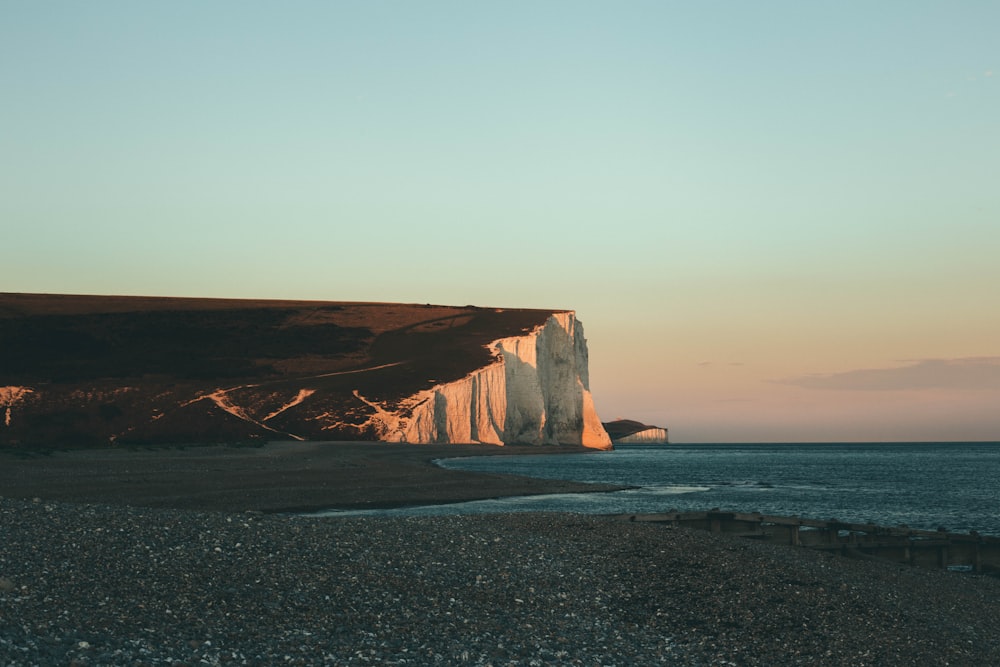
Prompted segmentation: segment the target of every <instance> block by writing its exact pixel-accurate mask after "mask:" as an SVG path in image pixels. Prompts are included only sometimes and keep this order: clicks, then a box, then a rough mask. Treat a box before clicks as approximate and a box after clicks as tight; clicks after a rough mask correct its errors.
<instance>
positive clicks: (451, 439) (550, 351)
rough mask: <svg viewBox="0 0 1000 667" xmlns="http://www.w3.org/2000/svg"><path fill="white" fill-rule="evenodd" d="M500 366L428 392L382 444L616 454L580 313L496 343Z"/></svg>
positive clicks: (409, 402) (385, 416)
mask: <svg viewBox="0 0 1000 667" xmlns="http://www.w3.org/2000/svg"><path fill="white" fill-rule="evenodd" d="M490 350H491V352H492V353H493V362H492V363H491V364H489V365H487V366H485V367H483V368H480V369H477V370H476V371H474V372H472V373H470V374H469V375H467V376H466V377H464V378H462V379H460V380H457V381H455V382H449V383H446V384H441V385H438V386H435V387H433V388H431V389H428V390H425V391H421V392H419V393H417V394H415V395H414V396H412V397H410V398H409V399H406V400H404V401H403V402H402V403H401V404H400V409H398V410H388V409H385V408H384V407H382V406H378V405H375V404H374V403H373V402H370V401H368V400H366V399H365V398H364V397H362V396H360V395H358V394H356V395H357V397H358V398H359V399H360V400H362V401H364V402H365V403H367V404H368V405H370V406H372V407H374V408H376V415H375V416H374V417H372V420H371V421H372V423H371V426H373V427H374V428H375V429H376V431H377V432H378V433H379V436H380V439H382V440H387V441H390V442H411V443H486V444H494V445H503V444H532V445H543V444H561V445H583V446H584V447H592V448H596V449H611V447H612V445H611V438H609V437H608V434H607V432H606V431H605V430H604V426H602V424H601V420H600V419H599V418H598V416H597V412H596V411H595V410H594V401H593V398H592V397H591V394H590V377H589V371H588V354H587V341H586V339H585V338H584V335H583V326H582V325H581V324H580V322H579V321H578V320H577V319H576V314H575V313H573V312H572V311H567V312H560V313H554V314H553V315H552V316H551V317H549V318H548V320H546V322H545V324H543V325H542V326H540V327H537V328H536V329H534V330H533V331H531V332H529V333H526V334H524V335H521V336H512V337H509V338H501V339H499V340H495V341H493V343H491V345H490Z"/></svg>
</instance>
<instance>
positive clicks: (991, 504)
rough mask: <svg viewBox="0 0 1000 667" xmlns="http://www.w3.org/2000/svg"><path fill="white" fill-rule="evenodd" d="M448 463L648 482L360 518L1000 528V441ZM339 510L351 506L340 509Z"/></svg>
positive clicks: (653, 451) (653, 450)
mask: <svg viewBox="0 0 1000 667" xmlns="http://www.w3.org/2000/svg"><path fill="white" fill-rule="evenodd" d="M438 463H439V465H441V466H443V467H445V468H452V469H456V470H471V471H482V472H491V473H510V474H516V475H525V476H530V477H540V478H545V479H566V480H576V481H583V482H603V483H609V484H618V485H623V486H633V487H637V488H635V489H631V490H627V491H617V492H613V493H584V494H559V495H546V496H528V497H519V498H507V499H498V500H486V501H475V502H466V503H456V504H452V505H441V506H426V507H408V508H402V509H396V510H381V511H366V512H351V514H409V515H430V514H462V513H466V514H468V513H489V512H524V511H560V512H581V513H597V514H616V513H633V512H636V513H638V512H662V511H667V510H672V509H676V510H681V511H693V510H707V509H712V508H719V509H722V510H733V511H744V512H761V513H763V514H774V515H781V516H801V517H803V518H811V519H834V518H835V519H839V520H841V521H848V522H858V523H867V522H872V523H876V524H879V525H884V526H897V525H907V526H910V527H911V528H919V529H926V530H936V529H938V528H939V527H944V528H945V529H947V530H949V531H952V532H966V531H970V530H976V531H979V532H980V533H983V534H989V535H1000V443H888V444H883V443H878V444H855V443H851V444H746V445H740V444H725V445H708V444H702V445H668V446H664V447H627V446H619V447H618V448H617V449H616V450H615V451H613V452H593V453H586V454H542V455H532V456H496V457H464V458H453V459H443V460H441V461H439V462H438ZM330 514H344V513H338V512H330Z"/></svg>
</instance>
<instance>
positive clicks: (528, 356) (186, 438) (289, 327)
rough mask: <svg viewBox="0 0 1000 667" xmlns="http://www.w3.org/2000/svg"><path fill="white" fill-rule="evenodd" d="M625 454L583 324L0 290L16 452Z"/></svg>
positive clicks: (414, 309) (4, 435) (459, 313)
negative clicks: (181, 447)
mask: <svg viewBox="0 0 1000 667" xmlns="http://www.w3.org/2000/svg"><path fill="white" fill-rule="evenodd" d="M253 439H271V440H276V439H298V440H306V439H309V440H320V439H321V440H386V441H395V442H412V443H472V442H481V443H491V444H497V445H500V444H512V443H529V444H574V445H584V446H587V447H596V448H610V447H611V440H610V438H609V437H608V435H607V433H606V432H605V430H604V428H603V426H602V425H601V422H600V419H599V418H598V416H597V413H596V411H595V409H594V404H593V399H592V397H591V394H590V386H589V376H588V358H587V345H586V339H585V338H584V336H583V328H582V325H581V324H580V322H579V321H578V320H577V319H576V317H575V314H574V313H573V312H571V311H543V310H526V309H491V308H476V307H472V306H466V307H448V306H431V305H411V304H367V303H344V302H293V301H240V300H218V299H167V298H139V297H83V296H81V297H74V296H58V295H28V294H0V445H18V444H20V445H27V446H30V445H79V446H93V445H101V444H108V443H168V442H169V443H185V442H226V441H243V440H253Z"/></svg>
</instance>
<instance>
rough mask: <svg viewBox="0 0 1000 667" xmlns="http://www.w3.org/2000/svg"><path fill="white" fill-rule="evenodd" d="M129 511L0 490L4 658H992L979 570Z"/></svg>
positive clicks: (991, 623)
mask: <svg viewBox="0 0 1000 667" xmlns="http://www.w3.org/2000/svg"><path fill="white" fill-rule="evenodd" d="M286 482H287V480H286ZM121 500H122V502H118V503H113V504H111V503H95V502H79V501H72V500H67V499H65V498H61V499H59V500H52V499H48V498H45V497H44V495H39V496H36V497H33V498H13V497H5V498H2V499H0V665H2V666H14V665H17V666H21V665H157V666H159V665H170V666H171V667H180V666H183V665H376V664H381V665H769V666H770V665H970V666H972V665H995V664H1000V579H995V578H990V577H985V576H980V575H973V574H968V573H957V572H948V571H930V570H918V569H914V568H911V567H907V566H900V565H894V564H888V563H881V562H870V561H856V560H849V559H845V558H841V557H838V556H832V555H829V554H824V553H819V552H813V551H809V550H806V549H802V548H795V547H783V546H776V545H768V544H760V543H755V542H750V541H746V540H741V539H739V538H736V537H732V536H727V535H713V534H710V533H703V532H698V531H691V530H685V529H680V528H669V527H667V526H663V525H657V524H650V523H642V522H629V521H625V520H621V519H619V518H613V517H604V516H585V515H576V514H509V515H479V516H447V517H392V518H384V517H381V518H380V517H364V518H361V517H353V518H350V517H337V518H317V517H304V516H296V515H288V514H279V513H261V512H259V511H235V510H233V509H226V510H216V511H211V510H204V509H181V508H173V507H148V506H143V505H142V504H141V498H138V499H136V502H135V503H130V502H128V500H129V499H128V498H123V499H121Z"/></svg>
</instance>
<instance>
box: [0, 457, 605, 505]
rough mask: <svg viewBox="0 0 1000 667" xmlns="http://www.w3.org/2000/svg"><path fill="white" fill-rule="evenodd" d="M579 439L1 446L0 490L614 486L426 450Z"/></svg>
mask: <svg viewBox="0 0 1000 667" xmlns="http://www.w3.org/2000/svg"><path fill="white" fill-rule="evenodd" d="M555 452H592V450H587V449H584V448H582V447H530V446H520V447H517V446H513V447H512V446H508V447H496V446H492V445H405V444H390V443H371V442H341V443H315V442H278V443H268V444H266V445H262V446H257V447H251V446H226V445H209V446H184V447H163V448H154V447H143V448H125V447H121V448H109V449H81V450H63V451H51V452H47V453H44V454H42V453H34V454H31V455H28V454H26V453H25V452H24V451H13V450H12V451H7V452H3V451H2V450H0V496H6V497H9V498H36V497H37V498H42V499H45V500H61V501H74V502H87V503H103V504H114V505H121V504H127V505H135V506H143V507H169V508H174V509H197V510H217V511H227V512H239V511H263V512H287V511H296V510H310V509H323V508H345V509H346V508H351V509H357V508H385V507H400V506H405V505H424V504H438V503H448V502H459V501H466V500H480V499H484V498H499V497H504V496H519V495H530V494H539V493H573V492H582V491H602V490H613V489H617V488H620V487H613V486H607V485H594V484H581V483H577V482H568V481H558V480H540V479H532V478H528V477H516V476H511V475H490V474H482V473H473V472H463V471H458V470H444V469H443V468H439V467H438V466H436V465H434V463H433V461H434V460H435V459H440V458H446V457H453V456H504V455H510V454H539V453H542V454H544V453H555Z"/></svg>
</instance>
